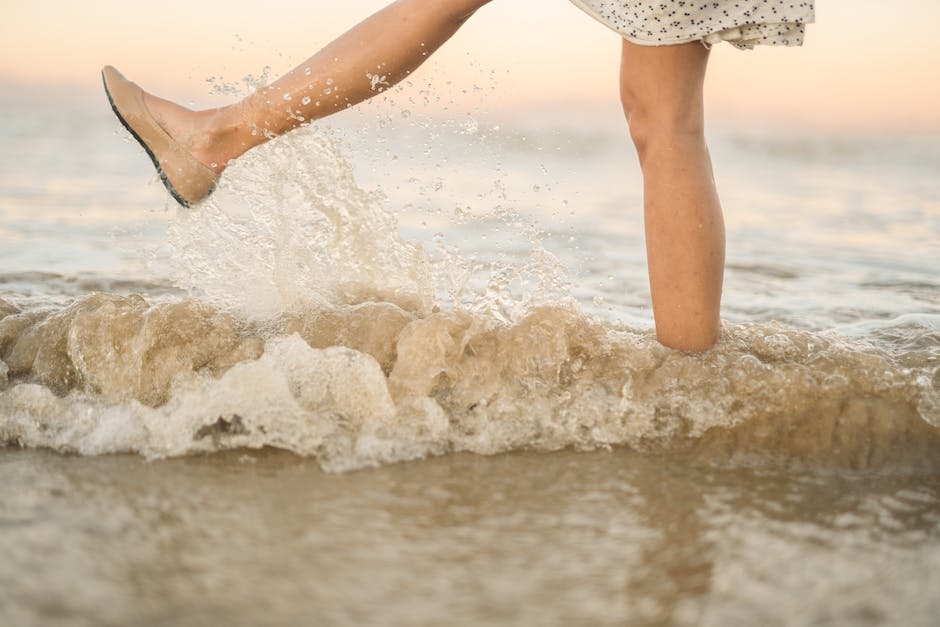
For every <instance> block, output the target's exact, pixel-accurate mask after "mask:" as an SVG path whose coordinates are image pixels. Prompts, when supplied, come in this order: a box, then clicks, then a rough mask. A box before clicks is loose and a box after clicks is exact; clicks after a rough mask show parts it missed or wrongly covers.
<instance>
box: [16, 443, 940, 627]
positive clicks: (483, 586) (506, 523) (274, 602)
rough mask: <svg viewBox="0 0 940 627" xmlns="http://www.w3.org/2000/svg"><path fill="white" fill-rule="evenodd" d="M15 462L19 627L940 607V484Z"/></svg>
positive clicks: (689, 471) (886, 614)
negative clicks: (326, 471)
mask: <svg viewBox="0 0 940 627" xmlns="http://www.w3.org/2000/svg"><path fill="white" fill-rule="evenodd" d="M0 459H2V462H0V464H2V466H0V468H2V469H3V470H2V471H3V474H4V477H5V478H6V479H7V480H6V481H4V482H3V484H2V485H0V498H2V500H3V502H4V503H5V504H6V505H5V509H4V514H3V521H2V524H3V530H4V531H3V533H2V534H0V545H2V549H3V554H4V555H5V556H6V559H5V564H6V566H5V567H4V568H3V569H2V570H0V582H2V584H3V590H4V595H5V596H6V604H5V605H4V615H5V616H6V618H7V624H30V623H35V624H44V625H54V624H62V625H119V624H128V623H133V624H135V625H165V624H176V625H201V624H207V623H211V624H218V623H225V624H233V625H259V624H289V623H296V622H310V621H311V620H313V621H314V622H316V623H317V624H367V625H368V624H377V625H378V624H409V625H413V624H417V625H431V624H440V623H441V622H448V623H457V624H480V623H497V624H513V625H532V624H559V625H560V624H571V623H578V624H597V625H622V624H674V625H727V624H743V623H747V624H751V623H754V622H759V623H760V624H767V625H783V624H800V625H822V624H853V625H875V624H894V625H930V624H934V623H935V620H936V616H937V615H938V612H940V599H938V597H937V594H936V590H937V588H938V585H940V581H938V577H940V575H938V573H940V569H938V567H940V511H938V509H937V506H936V504H937V502H938V500H940V492H938V487H937V482H936V481H935V480H928V479H927V478H925V477H912V476H877V475H867V474H852V473H831V474H830V473H818V472H809V473H807V472H790V471H781V470H779V469H773V468H768V469H762V470H749V469H727V468H716V467H707V466H700V465H696V464H694V463H690V461H689V460H688V459H684V458H675V457H649V456H644V455H639V454H636V453H631V452H630V451H628V450H626V449H617V450H615V451H612V452H607V453H590V454H585V453H572V452H562V453H554V454H532V453H517V454H513V455H505V456H497V457H480V456H472V455H455V456H446V457H441V458H436V459H433V460H428V461H423V462H415V463H412V464H401V465H395V466H388V467H385V468H383V469H382V470H381V471H380V472H375V471H372V472H360V473H351V474H345V475H326V474H324V473H323V472H322V471H321V470H320V469H319V468H318V467H317V465H316V464H314V463H312V462H310V461H305V460H304V459H303V458H298V457H296V456H293V455H290V454H286V453H278V452H274V451H260V452H250V453H248V452H235V453H227V454H217V455H214V456H210V457H203V456H196V457H184V458H179V459H174V460H167V461H163V462H159V463H157V464H147V463H142V462H140V461H139V460H138V459H136V458H133V457H126V456H105V457H97V458H86V459H83V460H77V459H75V458H71V457H63V456H58V455H54V454H50V453H46V452H42V451H9V452H7V453H6V454H4V456H3V457H2V458H0ZM38 556H44V557H43V558H42V559H39V558H38ZM78 582H80V583H78Z"/></svg>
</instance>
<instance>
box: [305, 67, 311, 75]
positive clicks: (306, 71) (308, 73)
mask: <svg viewBox="0 0 940 627" xmlns="http://www.w3.org/2000/svg"><path fill="white" fill-rule="evenodd" d="M311 72H312V70H311V69H310V68H307V69H305V70H304V74H306V75H307V76H310V74H311Z"/></svg>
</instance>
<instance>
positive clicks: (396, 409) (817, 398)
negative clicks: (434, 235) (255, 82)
mask: <svg viewBox="0 0 940 627" xmlns="http://www.w3.org/2000/svg"><path fill="white" fill-rule="evenodd" d="M249 157H250V158H247V159H245V160H243V162H240V163H239V164H237V165H236V166H233V168H232V169H231V170H230V172H229V173H228V174H227V175H226V179H225V180H226V187H224V188H223V189H222V190H221V192H220V194H219V195H218V197H216V198H214V199H213V200H212V202H210V203H208V204H207V206H205V207H201V208H200V209H199V210H198V211H193V212H182V213H181V214H180V216H179V217H178V218H177V219H176V220H175V221H174V222H173V224H172V226H171V228H170V233H169V235H168V246H169V247H170V249H171V250H172V251H173V255H172V257H173V259H174V265H173V278H174V280H175V282H176V283H177V284H178V285H179V286H180V287H183V288H185V289H186V290H188V291H189V293H190V296H189V297H187V298H178V297H172V298H169V297H168V298H164V299H162V300H160V302H156V301H148V300H147V299H146V298H144V297H143V296H140V295H130V296H120V295H115V294H108V293H94V294H89V295H85V296H81V297H79V298H77V299H75V300H74V301H73V302H71V303H70V304H68V305H66V306H48V307H38V306H31V307H23V308H22V309H21V308H20V307H21V306H18V305H17V304H15V303H11V302H6V301H3V300H0V442H5V443H7V444H9V445H20V446H29V447H50V448H53V449H57V450H60V451H67V452H76V453H80V454H83V455H98V454H106V453H118V452H134V453H139V454H141V455H144V456H147V457H149V458H161V457H168V456H179V455H189V454H194V453H204V452H211V451H219V450H223V449H233V448H260V447H277V448H282V449H287V450H290V451H294V452H296V453H298V454H300V455H306V456H312V457H314V458H316V459H317V460H318V462H319V463H320V464H321V466H322V467H323V468H324V469H327V470H331V471H343V470H350V469H357V468H363V467H370V466H376V465H381V464H385V463H390V462H397V461H403V460H410V459H416V458H421V457H425V456H429V455H442V454H447V453H451V452H458V451H469V452H474V453H480V454H496V453H501V452H507V451H514V450H521V449H530V450H531V449H535V450H557V449H562V448H569V447H573V448H577V449H585V450H588V449H603V448H607V447H611V446H628V447H632V448H634V449H637V450H642V451H651V452H656V453H662V454H667V453H680V452H681V453H684V454H693V455H700V456H702V458H703V459H705V460H709V461H712V460H717V461H726V460H732V461H737V462H746V463H751V462H759V461H760V460H764V459H770V460H773V461H774V463H780V462H781V461H785V462H788V463H796V464H809V465H814V466H819V465H822V466H837V467H847V468H859V469H869V468H879V469H885V468H898V469H901V470H904V471H918V472H919V471H927V472H938V471H940V365H938V363H940V339H938V338H937V335H936V330H935V329H931V328H929V325H927V326H925V325H924V324H922V322H921V321H917V320H913V321H912V320H907V321H905V322H904V325H901V326H898V327H896V328H893V329H885V328H882V327H879V328H878V329H876V331H877V333H880V334H881V335H886V334H887V335H890V334H891V333H895V334H901V335H903V336H904V338H907V339H904V340H903V341H901V342H900V343H901V344H903V345H904V346H905V348H904V349H903V350H898V351H892V350H890V349H889V348H885V347H884V346H878V345H875V344H869V343H867V341H866V339H865V337H861V338H858V337H856V338H849V337H845V336H842V335H837V334H835V333H821V332H812V331H800V330H794V329H791V328H787V327H784V326H782V325H777V324H770V323H748V324H739V325H729V326H726V328H725V329H724V330H723V333H722V337H721V340H720V342H719V344H718V346H716V347H715V349H713V350H711V351H709V352H708V353H706V354H701V355H691V354H685V353H681V352H677V351H671V350H668V349H665V348H663V347H662V346H660V345H659V344H658V343H657V342H656V341H655V338H654V337H653V335H652V333H651V332H649V331H647V330H641V329H634V328H629V327H625V326H619V325H614V324H611V323H608V322H604V321H601V320H598V319H595V318H593V317H591V316H589V315H587V314H585V313H584V312H583V311H581V310H580V309H579V307H578V306H577V304H576V303H574V302H573V301H572V300H571V299H570V298H568V297H567V295H566V292H565V280H564V277H563V275H562V273H561V271H560V270H559V268H558V264H556V263H555V262H554V261H553V259H552V258H551V256H550V255H549V254H548V253H546V252H545V251H544V250H543V249H541V247H540V244H539V242H538V238H536V237H532V238H531V251H530V255H529V257H528V259H526V260H525V261H523V262H521V263H518V264H503V265H499V264H489V265H481V264H478V263H475V262H471V261H468V260H466V259H463V258H462V257H461V256H460V255H459V254H458V253H456V252H455V251H453V250H448V249H447V248H446V247H445V246H444V245H443V244H441V245H440V246H439V247H438V248H437V249H436V250H424V249H423V248H422V247H421V246H419V245H417V244H412V243H409V242H405V241H402V240H401V239H400V238H399V237H398V235H397V225H396V222H395V219H394V217H393V215H392V214H391V213H390V212H388V211H386V210H385V209H384V208H383V206H382V200H381V198H380V197H378V196H376V195H375V194H370V193H367V192H365V191H363V190H361V189H360V188H359V187H358V186H357V185H356V183H355V180H354V178H353V176H352V171H351V168H350V166H349V164H348V163H347V162H346V161H345V160H344V159H343V157H342V155H341V153H340V151H339V150H337V148H336V145H335V142H334V141H333V140H332V139H331V138H330V136H329V135H328V134H326V133H323V132H318V133H313V132H306V131H305V132H301V133H296V134H294V135H292V136H290V137H286V138H282V139H280V140H278V141H275V142H272V143H271V144H269V147H266V148H265V150H264V151H258V152H257V153H255V154H253V155H250V156H249ZM915 336H916V337H917V338H919V339H918V342H916V343H914V344H911V343H910V342H909V341H908V340H910V338H912V337H915ZM905 342H906V343H905ZM895 345H899V344H898V343H897V342H895Z"/></svg>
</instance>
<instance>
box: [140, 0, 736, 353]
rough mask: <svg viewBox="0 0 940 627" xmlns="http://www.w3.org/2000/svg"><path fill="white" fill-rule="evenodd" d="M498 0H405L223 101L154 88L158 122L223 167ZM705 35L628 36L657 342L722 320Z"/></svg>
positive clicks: (709, 330)
mask: <svg viewBox="0 0 940 627" xmlns="http://www.w3.org/2000/svg"><path fill="white" fill-rule="evenodd" d="M490 1H491V0H448V1H447V2H438V1H436V0H398V1H397V2H393V3H392V4H390V5H389V6H387V7H386V8H384V9H382V10H381V11H379V12H378V13H376V14H374V15H372V16H371V17H369V18H367V19H366V20H364V21H363V22H360V23H359V24H357V25H356V26H354V27H353V28H352V29H351V30H349V31H348V32H346V33H345V34H343V35H342V36H340V37H339V38H338V39H336V40H334V41H333V42H332V43H330V44H328V45H327V46H326V47H325V48H323V49H322V50H321V51H319V52H317V53H316V54H315V55H313V56H312V57H310V58H309V59H307V60H306V61H305V62H303V63H301V64H300V65H298V66H297V67H296V68H295V69H293V70H292V71H290V72H288V73H287V74H285V75H284V76H283V77H281V78H280V79H278V80H277V81H276V82H274V83H272V84H271V85H269V86H267V87H265V88H262V89H259V90H258V91H256V92H255V93H253V94H252V95H250V96H248V97H247V98H245V99H244V100H242V101H240V102H237V103H235V104H232V105H230V106H227V107H222V108H219V109H210V110H206V111H191V110H189V109H186V108H185V107H181V106H179V105H177V104H175V103H173V102H170V101H168V100H164V99H162V98H159V97H157V96H153V95H151V94H146V95H145V101H146V104H147V106H148V107H149V108H150V110H151V111H152V112H153V114H154V116H155V117H156V119H157V121H158V122H159V123H160V124H161V125H162V126H163V127H164V128H165V129H166V130H167V132H169V133H170V135H172V136H173V137H174V138H176V139H177V141H179V142H181V143H182V144H184V145H185V146H187V147H188V148H189V149H190V150H191V151H192V153H193V155H194V156H195V157H196V158H197V159H199V160H200V161H202V162H203V163H205V164H206V165H207V166H209V167H211V168H212V169H213V170H215V171H216V172H219V173H221V172H222V171H223V170H224V169H225V168H226V166H227V165H228V163H229V162H230V161H231V160H233V159H236V158H237V157H238V156H240V155H242V154H244V153H245V152H246V151H248V150H250V149H251V148H253V147H255V146H257V145H259V144H262V143H264V142H266V141H268V140H269V139H271V138H273V137H276V136H278V135H281V134H284V133H287V132H288V131H290V130H291V129H294V128H297V127H298V126H300V125H301V124H305V123H309V122H311V121H313V120H318V119H320V118H323V117H326V116H328V115H330V114H332V113H335V112H337V111H340V110H342V109H345V108H347V107H350V106H354V105H356V104H357V103H359V102H362V101H363V100H367V99H368V98H371V97H372V96H374V95H375V94H377V93H380V91H382V90H384V89H386V88H388V87H390V86H392V85H394V84H396V83H397V82H399V81H401V80H402V79H404V78H405V77H407V76H408V75H409V74H411V72H413V71H414V70H415V69H417V68H418V67H419V66H420V65H421V64H422V63H423V62H424V61H425V60H426V59H427V58H428V57H429V56H430V55H431V54H432V53H433V52H434V51H435V50H437V49H438V48H439V47H440V46H441V45H442V44H443V43H444V42H445V41H447V40H448V39H450V37H451V36H452V35H453V34H454V33H456V32H457V30H458V29H459V28H460V26H461V25H462V24H463V23H464V22H465V21H466V20H467V19H469V18H470V16H472V15H473V13H474V12H475V11H476V10H477V9H479V8H480V7H482V6H484V5H486V4H488V3H489V2H490ZM707 64H708V49H707V48H705V47H704V46H702V45H701V44H700V43H697V42H695V43H689V44H683V45H677V46H639V45H635V44H632V43H630V42H628V41H624V42H623V52H622V63H621V76H620V92H621V100H622V102H623V107H624V112H625V114H626V116H627V121H628V123H629V126H630V134H631V137H632V139H633V143H634V145H635V146H636V149H637V154H638V156H639V160H640V166H641V168H642V171H643V180H644V190H643V191H644V215H645V224H646V245H647V259H648V263H649V275H650V288H651V293H652V299H653V312H654V316H655V319H656V335H657V338H658V340H659V341H660V342H661V343H662V344H663V345H665V346H668V347H670V348H675V349H680V350H687V351H703V350H706V349H708V348H709V347H710V346H712V345H713V344H714V343H715V341H716V339H717V337H718V329H719V309H720V305H721V291H722V277H723V271H724V253H725V236H724V223H723V220H722V214H721V205H720V203H719V200H718V194H717V191H716V189H715V182H714V176H713V173H712V166H711V159H710V157H709V154H708V149H707V147H706V145H705V136H704V106H703V85H704V80H705V69H706V66H707Z"/></svg>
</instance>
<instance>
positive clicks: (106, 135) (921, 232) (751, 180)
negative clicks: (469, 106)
mask: <svg viewBox="0 0 940 627" xmlns="http://www.w3.org/2000/svg"><path fill="white" fill-rule="evenodd" d="M80 105H81V103H74V104H73V106H74V110H73V111H70V117H69V120H70V121H71V122H72V123H71V124H65V123H64V122H63V121H62V116H61V111H58V110H54V109H49V108H44V107H42V106H38V105H37V104H36V103H30V102H16V101H13V100H9V101H5V102H4V103H3V107H4V111H5V113H6V114H5V115H4V116H3V117H2V118H0V120H2V121H0V140H2V141H0V145H2V146H3V147H4V148H3V149H2V150H0V166H2V167H0V203H2V212H0V240H2V246H0V441H2V442H4V443H5V448H2V449H0V467H2V468H3V471H2V473H3V477H4V478H5V479H7V480H6V481H3V482H2V487H0V502H4V503H7V504H8V505H7V506H5V508H4V511H3V514H2V516H3V518H2V521H0V543H2V544H3V546H4V554H5V555H7V554H8V555H10V556H12V559H10V560H9V561H7V562H6V563H7V564H8V565H7V566H0V582H2V583H3V585H2V586H0V589H2V590H4V592H2V593H0V619H4V620H2V621H0V622H4V623H8V622H11V621H12V623H11V624H76V625H84V624H89V625H91V624H126V623H129V622H133V623H135V624H137V623H140V624H165V623H173V624H201V623H204V622H212V623H215V622H221V621H225V622H232V623H235V624H258V623H266V622H269V623H279V624H282V623H284V622H288V621H296V620H297V619H304V618H307V617H309V616H316V617H318V618H319V619H320V621H319V622H322V623H324V624H335V623H355V624H363V623H366V624H368V623H408V624H414V623H417V624H431V623H439V622H442V621H445V620H446V621H448V622H458V623H465V624H477V623H479V622H483V621H487V622H503V623H511V624H549V623H553V624H569V623H571V622H581V623H591V624H623V623H625V622H627V623H636V624H727V623H729V622H731V623H755V622H762V623H764V622H767V623H769V624H830V623H836V624H844V623H852V624H856V623H858V624H886V623H888V624H905V625H918V624H923V625H927V624H931V621H932V619H933V617H935V616H936V615H938V614H940V606H938V597H937V596H936V594H934V593H933V592H932V591H933V590H935V589H937V584H938V582H937V581H936V576H935V575H934V574H932V573H935V572H937V566H938V565H940V564H938V563H940V541H938V533H940V524H938V523H940V493H938V491H937V489H936V485H937V484H938V481H937V480H938V478H940V283H938V279H937V277H938V276H940V273H938V270H940V237H938V236H940V181H938V179H937V178H936V176H935V173H936V171H937V169H938V167H940V150H938V146H940V143H938V142H936V141H935V138H912V137H855V138H847V137H843V138H820V137H799V136H792V135H788V136H781V135H773V134H768V133H756V132H750V133H748V132H743V131H740V130H739V131H735V132H728V131H718V132H716V133H715V135H714V136H713V137H712V138H711V139H710V144H711V149H712V152H713V155H714V159H715V161H716V168H717V171H718V173H719V184H720V187H721V189H722V199H723V203H724V205H725V209H726V217H727V223H728V234H729V256H728V258H729V264H728V272H727V280H726V299H725V303H726V307H725V326H724V329H723V332H722V338H721V341H720V342H719V345H718V346H717V347H716V348H715V349H714V350H712V351H710V352H709V353H707V354H705V355H686V354H682V353H678V352H675V351H669V350H666V349H664V348H662V347H661V346H659V345H658V344H657V343H656V342H655V340H654V339H653V336H652V333H651V331H650V328H649V327H650V325H651V316H650V312H649V305H648V288H647V286H646V276H645V266H644V253H643V247H642V222H641V215H640V214H641V212H640V202H641V201H640V182H639V177H638V174H637V169H636V165H635V163H634V161H635V159H634V157H633V156H632V154H631V152H630V149H629V146H628V144H627V142H626V139H625V132H624V129H623V128H622V125H621V124H620V121H619V120H617V119H614V118H612V119H611V120H609V121H608V120H605V119H600V120H592V121H591V122H590V123H589V122H587V121H585V122H584V124H581V125H573V124H572V123H570V122H565V123H559V122H558V121H557V120H551V119H548V118H546V119H544V120H526V121H524V122H522V121H512V120H505V121H502V122H498V123H497V122H493V121H490V120H487V119H486V118H484V117H474V116H471V117H468V118H466V119H459V120H456V121H454V120H451V121H435V120H431V119H427V118H423V117H422V116H421V115H417V114H410V115H408V116H404V115H402V114H401V111H400V110H395V109H392V111H393V113H391V114H389V113H388V111H387V110H381V109H369V108H367V109H365V110H364V111H362V112H359V113H354V112H350V113H346V114H344V115H343V116H342V117H340V119H339V120H338V121H337V122H336V123H335V124H334V125H332V126H330V127H318V128H317V129H310V130H307V131H302V132H299V133H296V134H294V135H292V136H290V137H289V138H285V139H282V140H278V141H276V142H272V143H271V144H268V146H266V147H265V148H264V149H262V150H259V151H255V152H254V153H252V154H251V155H250V156H249V158H246V159H244V160H243V161H240V162H239V163H238V164H237V165H235V166H233V167H232V168H230V170H229V171H228V172H227V173H226V176H225V178H224V179H223V181H224V183H223V187H222V189H221V190H220V193H219V194H217V195H216V196H214V197H213V199H212V200H211V202H209V203H207V205H206V206H203V207H201V208H200V210H198V211H191V212H189V211H177V210H176V209H175V208H173V207H170V205H169V204H167V201H166V198H165V194H164V193H163V191H162V187H161V186H160V185H159V183H156V184H154V183H151V184H150V185H147V184H146V182H147V180H148V178H150V177H152V173H151V172H150V170H149V165H148V163H147V160H146V158H145V157H144V156H143V154H142V153H141V151H140V150H139V149H137V148H135V147H134V145H132V144H128V143H126V142H122V141H121V138H122V137H125V136H124V134H123V132H121V131H117V130H116V129H117V128H118V126H117V124H116V122H114V121H113V120H111V119H110V118H109V113H108V111H107V107H104V106H99V105H100V103H93V104H89V105H88V106H80ZM76 120H77V121H78V122H79V123H75V122H76ZM49 124H52V125H53V127H54V128H56V129H59V131H60V132H57V133H51V134H50V133H48V132H44V133H40V132H39V130H40V129H48V128H49ZM575 450H576V451H581V452H577V453H576V452H573V451H575ZM128 453H132V454H133V455H128ZM468 453H469V454H468ZM75 454H77V455H75ZM415 460H424V461H415ZM396 462H408V463H396ZM365 468H369V469H372V470H368V471H364V472H351V473H347V474H337V473H342V472H344V471H355V470H359V469H365ZM324 471H326V473H327V474H324ZM56 547H58V552H56ZM62 547H67V550H64V551H63V550H62ZM50 553H51V554H54V557H52V558H44V557H43V556H46V555H49V554H50ZM25 573H28V576H27V575H26V574H25ZM105 600H106V601H105Z"/></svg>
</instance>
